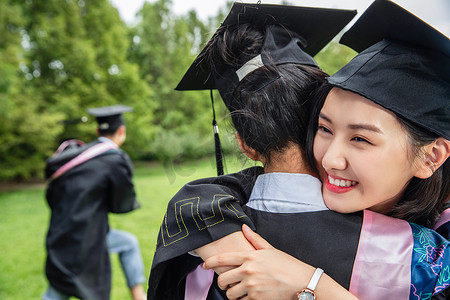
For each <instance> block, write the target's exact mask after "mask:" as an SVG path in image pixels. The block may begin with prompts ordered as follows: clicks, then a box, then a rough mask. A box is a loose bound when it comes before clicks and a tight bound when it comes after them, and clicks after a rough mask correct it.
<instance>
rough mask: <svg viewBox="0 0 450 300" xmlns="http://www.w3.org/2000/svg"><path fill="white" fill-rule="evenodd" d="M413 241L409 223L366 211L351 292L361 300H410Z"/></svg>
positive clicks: (351, 282)
mask: <svg viewBox="0 0 450 300" xmlns="http://www.w3.org/2000/svg"><path fill="white" fill-rule="evenodd" d="M413 244H414V242H413V237H412V230H411V226H410V225H409V223H408V222H406V221H403V220H399V219H395V218H391V217H388V216H384V215H381V214H378V213H374V212H371V211H368V210H365V211H364V220H363V225H362V229H361V236H360V240H359V246H358V250H357V253H356V259H355V264H354V265H353V272H352V278H351V281H350V288H349V290H350V292H351V293H352V294H354V295H355V296H357V297H358V298H359V299H364V300H372V299H373V300H375V299H377V300H379V299H399V300H400V299H409V293H410V285H411V255H412V251H413Z"/></svg>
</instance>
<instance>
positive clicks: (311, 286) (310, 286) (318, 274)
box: [307, 268, 323, 291]
mask: <svg viewBox="0 0 450 300" xmlns="http://www.w3.org/2000/svg"><path fill="white" fill-rule="evenodd" d="M322 274H323V270H322V269H321V268H317V269H316V271H315V272H314V274H313V276H312V277H311V280H310V281H309V283H308V286H307V289H308V290H311V291H314V290H315V289H316V286H317V284H318V283H319V279H320V277H321V276H322Z"/></svg>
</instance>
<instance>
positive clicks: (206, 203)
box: [147, 167, 263, 299]
mask: <svg viewBox="0 0 450 300" xmlns="http://www.w3.org/2000/svg"><path fill="white" fill-rule="evenodd" d="M262 171H263V170H262V168H260V167H253V168H249V169H246V170H243V171H241V172H239V173H235V174H230V175H223V176H219V177H213V178H206V179H200V180H196V181H193V182H190V183H188V184H186V185H185V186H184V187H183V188H182V189H181V190H180V191H179V192H178V193H177V194H176V195H175V196H174V197H173V198H172V199H171V200H170V202H169V204H168V207H167V212H166V214H165V216H164V219H163V222H162V225H161V228H160V232H159V235H158V240H157V246H156V252H155V256H154V258H153V264H152V269H151V273H150V278H149V288H148V295H147V297H148V299H183V297H184V286H183V283H184V279H185V276H186V275H187V274H188V273H189V272H190V271H192V270H193V269H195V267H197V266H198V264H200V263H201V262H202V260H201V259H200V258H198V257H194V256H192V255H189V254H188V252H189V251H192V250H194V249H197V248H199V247H201V246H204V245H206V244H208V243H211V242H213V241H215V240H218V239H220V238H222V237H224V236H226V235H228V234H231V233H233V232H236V231H239V230H241V227H242V224H247V225H249V226H250V227H251V228H252V229H255V227H254V225H253V223H252V222H251V220H250V219H249V218H248V216H247V215H246V214H245V213H244V212H243V209H242V206H243V205H244V204H245V201H247V199H248V198H249V196H250V193H251V191H252V188H253V184H254V181H255V179H256V177H257V176H258V175H259V174H261V173H262ZM180 297H181V298H180Z"/></svg>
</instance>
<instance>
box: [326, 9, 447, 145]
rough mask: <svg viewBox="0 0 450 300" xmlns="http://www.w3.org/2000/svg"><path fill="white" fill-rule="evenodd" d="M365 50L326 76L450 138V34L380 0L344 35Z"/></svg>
mask: <svg viewBox="0 0 450 300" xmlns="http://www.w3.org/2000/svg"><path fill="white" fill-rule="evenodd" d="M341 43H343V44H345V45H348V46H350V47H352V48H353V49H355V50H357V51H361V50H364V49H365V48H367V47H368V48H367V49H366V50H364V51H363V52H361V53H360V54H359V55H357V56H356V57H355V58H354V59H353V60H352V61H350V62H349V63H348V64H347V65H345V66H344V67H343V68H342V69H341V70H339V71H338V72H337V73H336V74H334V75H333V76H331V77H330V78H329V79H328V81H329V82H330V83H332V84H333V85H335V86H338V87H341V88H343V89H346V90H349V91H353V92H356V93H358V94H360V95H362V96H364V97H366V98H368V99H370V100H372V101H373V102H375V103H377V104H379V105H381V106H383V107H385V108H387V109H389V110H391V111H393V112H395V113H396V114H398V115H400V116H402V117H404V118H406V119H408V120H410V121H412V122H414V123H416V124H418V125H420V126H422V127H424V128H426V129H428V130H429V131H431V132H434V133H436V134H438V135H439V136H442V137H444V138H446V139H450V40H449V38H448V37H446V36H445V35H443V34H442V33H440V32H439V31H437V30H436V29H434V28H433V27H431V26H430V25H428V24H427V23H425V22H424V21H422V20H421V19H419V18H418V17H416V16H415V15H413V14H411V13H410V12H408V11H407V10H405V9H403V8H402V7H400V6H398V5H397V4H395V3H393V2H391V1H387V0H376V1H375V2H374V3H372V5H371V6H370V7H369V8H367V10H366V11H365V12H364V14H363V15H362V16H361V17H360V18H359V19H358V20H357V21H356V23H355V24H354V25H353V26H352V27H351V28H350V29H349V30H348V31H347V32H346V33H345V34H344V35H343V36H342V39H341Z"/></svg>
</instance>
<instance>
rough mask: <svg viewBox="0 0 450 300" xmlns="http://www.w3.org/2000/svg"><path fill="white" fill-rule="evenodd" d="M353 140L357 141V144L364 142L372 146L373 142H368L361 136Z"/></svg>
mask: <svg viewBox="0 0 450 300" xmlns="http://www.w3.org/2000/svg"><path fill="white" fill-rule="evenodd" d="M352 140H353V141H356V142H364V143H367V144H370V145H372V143H371V142H369V141H368V140H366V139H365V138H362V137H360V136H355V137H354V138H352Z"/></svg>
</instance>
